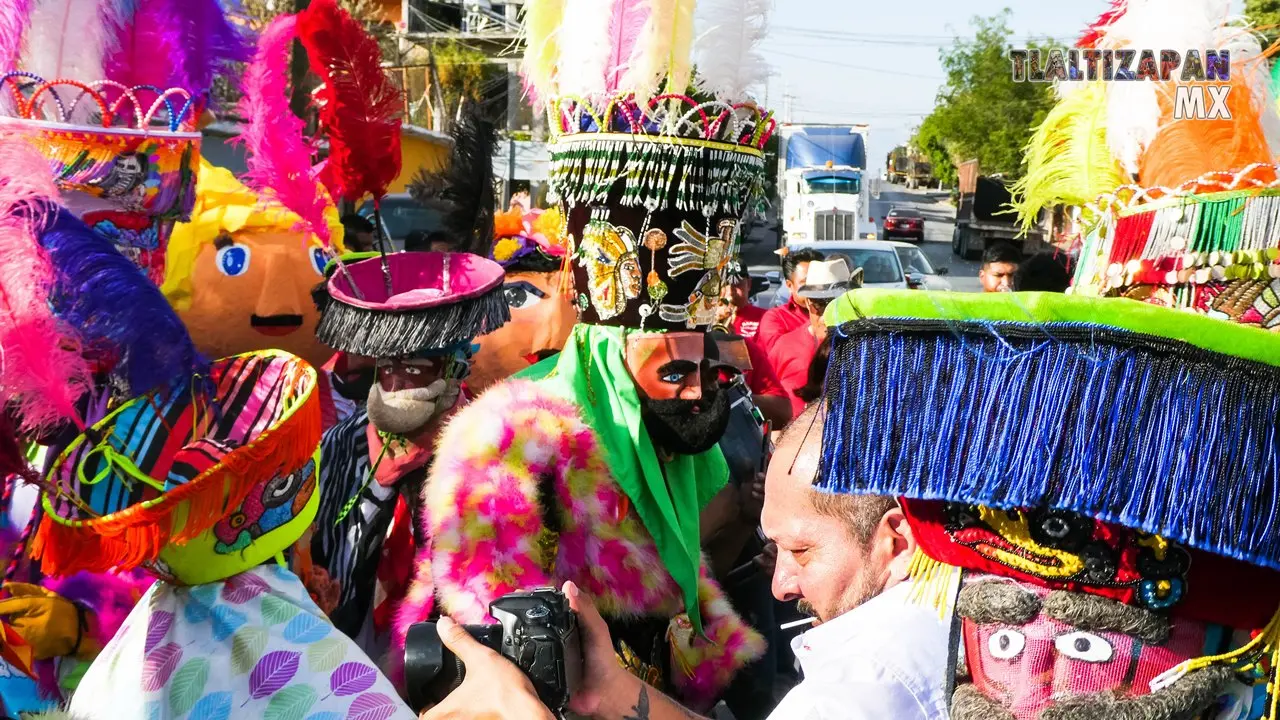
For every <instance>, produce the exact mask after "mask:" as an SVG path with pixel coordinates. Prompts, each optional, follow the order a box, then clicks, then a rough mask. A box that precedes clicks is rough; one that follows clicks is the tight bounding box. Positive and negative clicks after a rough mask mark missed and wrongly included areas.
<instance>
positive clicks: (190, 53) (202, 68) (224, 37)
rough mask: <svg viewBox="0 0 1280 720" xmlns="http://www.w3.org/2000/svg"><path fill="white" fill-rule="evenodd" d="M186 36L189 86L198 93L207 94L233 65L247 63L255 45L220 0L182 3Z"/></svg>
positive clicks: (187, 80)
mask: <svg viewBox="0 0 1280 720" xmlns="http://www.w3.org/2000/svg"><path fill="white" fill-rule="evenodd" d="M181 14H182V16H183V28H184V32H185V35H186V37H185V38H184V43H185V45H186V47H187V56H186V63H185V69H186V78H185V81H186V84H184V85H180V87H185V88H187V89H188V90H190V91H191V92H192V93H193V94H195V93H206V92H208V91H209V89H210V88H212V87H213V79H214V77H216V76H218V75H220V74H222V73H224V72H227V71H229V70H230V67H229V64H230V63H232V62H248V60H249V59H250V58H251V57H253V44H252V43H251V42H249V39H248V38H246V37H245V36H244V34H242V33H241V32H240V30H239V28H237V27H236V26H235V25H233V24H232V23H231V22H230V20H229V19H228V18H227V14H226V13H225V12H223V10H222V6H221V5H220V4H219V3H218V0H186V1H185V2H184V3H183V4H182V10H181Z"/></svg>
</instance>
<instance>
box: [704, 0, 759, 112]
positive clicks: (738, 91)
mask: <svg viewBox="0 0 1280 720" xmlns="http://www.w3.org/2000/svg"><path fill="white" fill-rule="evenodd" d="M771 6H772V0H701V2H699V3H698V9H697V14H696V15H695V16H694V25H695V27H696V28H697V46H696V48H695V50H694V56H695V59H696V62H697V66H698V77H697V84H698V89H699V90H701V91H702V92H705V93H708V94H711V95H714V96H715V97H716V98H717V99H719V100H723V101H726V102H731V103H736V102H741V101H743V100H745V99H747V96H748V92H749V91H750V89H751V88H752V87H753V86H755V85H757V84H759V83H761V82H764V81H765V79H766V78H767V77H768V76H769V63H768V62H766V61H765V58H764V54H763V53H761V52H760V43H761V42H762V41H763V40H764V38H765V34H766V33H767V32H768V20H769V11H770V10H771V9H772V7H771Z"/></svg>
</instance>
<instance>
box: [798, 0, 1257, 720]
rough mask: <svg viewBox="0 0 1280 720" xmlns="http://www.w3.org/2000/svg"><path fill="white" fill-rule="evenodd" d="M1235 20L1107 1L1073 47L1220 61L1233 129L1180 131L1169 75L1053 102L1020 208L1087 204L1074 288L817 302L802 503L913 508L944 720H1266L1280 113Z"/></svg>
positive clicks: (1202, 124) (869, 295)
mask: <svg viewBox="0 0 1280 720" xmlns="http://www.w3.org/2000/svg"><path fill="white" fill-rule="evenodd" d="M1226 12H1227V8H1225V7H1223V6H1220V5H1219V4H1217V3H1201V2H1193V1H1191V0H1188V1H1187V2H1176V3H1172V4H1170V3H1163V4H1159V5H1157V4H1152V3H1133V2H1130V3H1115V6H1114V7H1113V8H1112V9H1111V10H1110V11H1109V12H1108V13H1107V14H1105V15H1104V16H1103V17H1102V18H1100V19H1099V21H1098V22H1097V23H1095V24H1094V26H1092V27H1091V28H1090V31H1089V33H1088V34H1087V35H1086V37H1085V39H1084V40H1082V41H1081V46H1082V47H1096V48H1109V49H1120V48H1129V47H1132V48H1146V47H1160V46H1166V45H1168V44H1169V43H1172V44H1173V45H1174V46H1178V47H1188V48H1211V49H1219V48H1229V49H1230V52H1231V63H1232V70H1231V75H1230V83H1231V85H1232V90H1231V93H1230V97H1231V100H1230V101H1229V102H1230V103H1232V112H1233V114H1234V116H1235V118H1234V120H1232V121H1229V122H1225V123H1224V122H1223V121H1218V120H1206V121H1201V120H1181V121H1175V120H1173V110H1172V102H1173V98H1174V96H1175V92H1176V90H1175V86H1176V84H1177V83H1176V82H1172V81H1171V82H1151V81H1137V82H1132V83H1125V82H1121V83H1097V82H1074V83H1064V84H1063V91H1064V92H1063V97H1062V100H1061V102H1060V103H1059V105H1058V106H1057V107H1055V108H1054V109H1053V111H1051V112H1050V114H1049V116H1048V117H1047V119H1046V120H1045V123H1044V125H1042V126H1041V127H1040V128H1039V129H1038V130H1037V133H1036V135H1035V139H1034V140H1033V142H1032V144H1031V146H1030V149H1029V156H1028V165H1029V168H1028V174H1027V178H1026V180H1024V181H1023V183H1022V185H1021V187H1020V191H1021V198H1020V201H1021V208H1020V209H1021V210H1022V211H1023V212H1024V218H1026V220H1027V222H1030V221H1031V218H1032V216H1033V215H1034V213H1035V211H1036V210H1038V208H1039V207H1040V206H1041V205H1043V204H1047V203H1048V202H1067V203H1075V204H1078V205H1080V206H1082V207H1083V209H1084V218H1085V220H1086V223H1087V224H1088V226H1089V228H1090V230H1089V232H1088V234H1087V236H1086V237H1085V239H1084V244H1083V248H1082V250H1081V261H1080V264H1079V265H1080V269H1079V270H1078V272H1077V276H1076V279H1075V284H1074V285H1073V287H1072V289H1071V290H1070V293H1071V294H1069V295H1065V296H1064V295H1057V294H1039V293H1026V294H1012V295H1003V296H999V295H988V296H974V297H960V296H957V297H953V298H944V297H941V296H937V295H931V294H907V293H897V292H893V293H876V292H873V291H856V292H854V293H851V294H849V295H846V296H845V297H843V298H841V299H839V300H837V301H835V302H834V303H832V305H831V307H830V308H828V311H827V315H826V321H827V324H828V325H830V326H832V329H831V335H832V337H833V340H832V343H833V345H832V352H831V365H830V371H829V375H828V382H827V387H826V402H827V412H828V416H827V421H826V425H825V430H824V437H823V444H824V446H823V461H824V465H823V470H822V471H821V473H820V477H819V478H818V480H817V484H818V486H819V487H820V488H822V489H824V490H827V491H830V492H837V493H868V494H876V495H890V496H896V497H899V498H901V504H902V507H903V509H904V511H905V512H906V515H907V517H908V520H909V522H910V525H911V528H912V531H913V534H914V537H915V539H916V541H917V542H918V544H919V547H920V551H921V552H920V555H919V557H918V558H917V562H916V564H915V567H914V570H915V571H916V575H917V580H918V582H920V583H921V593H920V594H921V595H924V596H929V598H930V599H931V600H933V601H936V602H939V603H940V604H943V605H945V606H947V607H953V608H954V611H955V618H956V629H957V633H956V635H955V637H956V638H957V643H956V647H955V648H953V658H954V660H955V665H956V667H955V673H953V674H949V675H948V677H947V678H942V679H940V680H939V681H940V682H948V683H954V687H955V689H954V694H953V695H952V704H951V716H952V717H953V718H956V719H957V720H976V719H977V718H982V719H983V720H1010V719H1016V720H1033V719H1038V718H1043V719H1045V720H1053V719H1060V718H1112V717H1116V718H1143V719H1144V720H1146V719H1157V718H1160V719H1170V720H1171V719H1172V718H1194V719H1207V718H1237V719H1241V720H1243V719H1252V718H1275V717H1276V716H1277V700H1278V698H1280V696H1278V695H1277V693H1276V689H1275V688H1276V685H1275V682H1276V680H1275V672H1276V667H1277V664H1276V660H1277V651H1278V650H1280V621H1278V620H1277V618H1280V614H1277V608H1280V572H1277V570H1280V562H1278V561H1280V556H1277V554H1276V552H1277V548H1276V546H1275V538H1276V534H1275V532H1274V529H1273V528H1272V523H1273V516H1274V507H1275V497H1276V493H1277V490H1278V489H1280V477H1277V474H1276V466H1275V450H1274V447H1275V443H1276V441H1277V440H1278V439H1280V425H1277V414H1276V408H1277V407H1278V405H1277V403H1280V385H1277V381H1278V380H1280V374H1278V371H1280V368H1278V366H1277V364H1276V358H1277V357H1280V355H1278V354H1277V352H1278V351H1280V345H1277V344H1276V341H1277V337H1276V336H1275V335H1274V334H1272V333H1268V332H1266V331H1265V330H1264V329H1263V328H1266V327H1267V323H1266V322H1265V321H1264V318H1265V317H1266V315H1267V310H1266V307H1265V302H1266V298H1267V296H1268V292H1267V290H1266V286H1267V285H1269V283H1270V282H1271V281H1270V280H1269V279H1268V278H1270V277H1271V273H1272V270H1273V269H1274V268H1275V265H1269V264H1268V263H1269V262H1270V260H1271V259H1273V258H1272V257H1271V255H1272V254H1273V251H1269V250H1267V249H1266V248H1269V247H1274V246H1275V239H1274V236H1272V235H1270V233H1271V232H1272V231H1271V230H1268V229H1266V228H1265V227H1263V226H1260V225H1258V224H1257V223H1258V214H1259V213H1263V214H1265V212H1266V208H1267V207H1269V205H1268V203H1270V202H1271V201H1272V200H1273V198H1270V197H1268V192H1269V191H1268V189H1267V186H1268V182H1267V181H1265V180H1263V179H1262V178H1264V177H1266V176H1268V175H1269V176H1270V177H1271V178H1272V179H1274V177H1275V168H1274V166H1272V165H1271V164H1270V163H1271V162H1272V161H1273V160H1274V158H1275V150H1274V148H1277V147H1280V146H1277V145H1276V144H1275V143H1274V141H1275V140H1276V139H1280V135H1277V134H1276V133H1275V132H1274V131H1275V130H1276V129H1280V125H1277V119H1280V118H1277V116H1276V113H1275V109H1274V107H1273V105H1274V103H1273V102H1272V101H1271V100H1270V93H1269V90H1268V85H1267V78H1266V77H1265V72H1262V73H1260V72H1259V71H1258V68H1259V65H1258V60H1259V58H1260V54H1259V47H1258V42H1257V40H1256V39H1254V38H1253V37H1252V36H1251V35H1250V34H1248V33H1247V32H1246V31H1244V30H1243V29H1241V28H1239V27H1233V26H1231V25H1230V24H1228V23H1227V20H1226V17H1225V13H1226ZM1159 18H1174V21H1173V23H1172V24H1170V23H1164V24H1161V22H1160V21H1159ZM1180 23H1182V24H1185V27H1177V25H1178V24H1180ZM1179 32H1182V33H1183V34H1181V35H1179ZM1201 60H1204V57H1203V56H1201ZM1188 61H1191V60H1190V58H1188ZM1261 67H1262V68H1263V70H1265V63H1262V65H1261ZM1219 171H1221V172H1219ZM1132 174H1137V175H1139V176H1140V177H1141V181H1142V183H1143V185H1145V186H1146V188H1145V189H1144V188H1142V187H1138V186H1136V185H1126V183H1129V182H1131V181H1132ZM1219 191H1226V192H1219ZM1264 225H1265V223H1264ZM1269 268H1270V269H1269ZM1100 295H1101V296H1115V297H1098V296H1100ZM1226 296H1230V297H1231V298H1234V299H1223V300H1221V301H1219V300H1217V299H1218V298H1225V297H1226ZM1246 297H1247V300H1246V299H1245V298H1246ZM1135 300H1143V301H1145V302H1135ZM1251 304H1253V305H1252V306H1251ZM930 580H933V581H936V582H930ZM953 678H954V679H953Z"/></svg>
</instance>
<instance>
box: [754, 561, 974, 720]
mask: <svg viewBox="0 0 1280 720" xmlns="http://www.w3.org/2000/svg"><path fill="white" fill-rule="evenodd" d="M910 592H911V584H910V583H902V584H900V585H897V586H895V587H893V588H890V589H889V590H887V591H885V592H884V593H883V594H881V595H880V596H879V597H876V598H874V599H872V600H870V601H868V602H866V603H864V604H863V605H861V606H859V607H857V608H855V609H853V610H851V611H849V612H847V613H845V614H844V615H841V616H840V617H838V618H836V619H834V620H832V621H830V622H827V623H823V624H822V625H819V626H818V627H816V628H814V629H812V630H810V631H808V632H806V633H804V634H803V635H801V636H799V637H797V638H796V639H794V640H792V641H791V649H792V650H793V651H795V654H796V657H797V658H798V659H799V660H800V666H801V667H802V668H803V669H804V681H803V682H801V683H800V684H799V685H797V686H796V687H795V688H793V689H792V690H791V692H789V693H787V696H786V697H785V698H783V700H782V702H781V703H780V704H779V705H778V707H777V709H776V710H774V711H773V714H772V715H770V716H769V720H889V719H890V718H891V719H892V720H946V718H947V706H948V702H947V697H946V685H947V678H946V674H947V659H948V651H949V645H950V635H951V627H950V625H951V619H950V617H947V618H945V619H943V618H940V617H939V616H938V615H939V613H938V611H937V610H936V609H934V608H931V607H923V606H921V605H918V604H916V603H914V602H912V600H911V599H910Z"/></svg>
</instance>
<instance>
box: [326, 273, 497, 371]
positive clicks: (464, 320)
mask: <svg viewBox="0 0 1280 720" xmlns="http://www.w3.org/2000/svg"><path fill="white" fill-rule="evenodd" d="M316 301H317V303H318V304H319V305H320V310H321V317H320V324H319V325H318V326H317V327H316V336H317V337H319V338H320V341H321V342H323V343H324V344H326V345H328V346H329V347H331V348H334V349H335V350H340V351H342V352H348V353H352V354H355V355H364V356H366V357H381V358H392V357H402V356H405V355H412V354H414V353H417V352H420V351H422V350H425V349H444V348H449V347H453V346H455V345H458V344H460V343H464V342H468V341H470V340H472V339H474V338H476V337H479V336H481V335H485V334H488V333H490V332H493V331H494V330H496V329H498V328H499V327H502V325H504V324H505V323H506V322H507V321H509V320H510V319H511V310H510V308H508V306H507V299H506V295H505V294H504V293H503V286H502V285H501V284H498V285H496V286H494V288H493V289H491V290H489V291H488V292H486V293H483V294H481V295H476V296H473V297H469V298H465V299H461V300H458V301H457V302H454V303H452V304H449V305H444V306H437V307H431V308H424V309H421V310H403V311H392V310H384V309H370V308H363V307H358V306H355V305H350V304H348V303H345V302H342V301H340V300H338V299H337V298H335V297H333V296H332V295H331V294H330V293H329V292H327V291H326V290H325V289H323V288H319V289H317V292H316Z"/></svg>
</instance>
